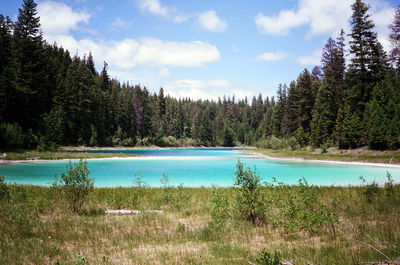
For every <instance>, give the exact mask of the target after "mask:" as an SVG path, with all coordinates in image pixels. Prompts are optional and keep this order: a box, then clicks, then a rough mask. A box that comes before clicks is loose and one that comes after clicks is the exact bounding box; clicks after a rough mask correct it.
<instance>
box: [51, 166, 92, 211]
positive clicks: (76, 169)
mask: <svg viewBox="0 0 400 265" xmlns="http://www.w3.org/2000/svg"><path fill="white" fill-rule="evenodd" d="M66 169H67V170H66V172H63V173H62V174H61V180H60V181H59V184H57V181H56V182H55V183H54V187H55V188H60V189H61V190H62V192H63V194H64V196H65V197H66V199H67V202H68V204H69V207H70V208H71V210H72V211H74V212H75V213H80V211H81V209H82V205H83V203H84V202H85V200H86V198H87V197H88V195H90V193H91V192H92V191H93V189H94V179H92V178H90V177H89V173H90V171H89V168H88V167H87V162H86V161H82V159H81V160H79V163H78V164H74V165H72V163H71V161H69V163H68V164H67V165H66Z"/></svg>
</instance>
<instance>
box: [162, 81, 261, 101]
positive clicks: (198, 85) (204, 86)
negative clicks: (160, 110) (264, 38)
mask: <svg viewBox="0 0 400 265" xmlns="http://www.w3.org/2000/svg"><path fill="white" fill-rule="evenodd" d="M163 87H164V88H165V91H166V93H167V94H169V95H171V96H173V97H176V98H186V97H188V98H192V99H203V100H205V99H209V100H218V98H222V97H223V96H224V95H225V96H232V95H235V98H236V99H243V98H244V97H246V96H247V97H248V98H251V97H253V96H255V95H256V94H257V93H256V92H254V91H255V90H254V88H253V87H246V86H241V85H236V84H233V83H231V82H230V81H228V80H225V79H215V80H209V81H200V80H194V79H182V80H176V81H174V82H172V83H170V84H167V85H164V86H163ZM232 87H235V89H232Z"/></svg>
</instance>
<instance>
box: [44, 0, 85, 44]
mask: <svg viewBox="0 0 400 265" xmlns="http://www.w3.org/2000/svg"><path fill="white" fill-rule="evenodd" d="M37 10H38V14H39V16H40V24H41V25H42V28H43V30H45V31H44V33H45V37H46V36H56V35H66V34H69V32H70V31H71V30H75V29H77V28H78V24H79V23H88V22H89V19H90V14H89V13H87V12H86V11H81V12H77V11H74V10H72V9H71V8H70V7H69V6H67V5H66V4H64V3H58V2H51V1H46V2H40V3H39V5H38V8H37Z"/></svg>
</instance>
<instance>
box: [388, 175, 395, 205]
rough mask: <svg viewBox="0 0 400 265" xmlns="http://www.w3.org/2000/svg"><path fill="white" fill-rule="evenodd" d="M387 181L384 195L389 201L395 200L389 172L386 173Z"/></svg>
mask: <svg viewBox="0 0 400 265" xmlns="http://www.w3.org/2000/svg"><path fill="white" fill-rule="evenodd" d="M386 178H387V181H386V182H385V194H386V196H387V197H388V198H389V199H392V200H394V199H396V198H395V197H396V194H395V192H394V186H393V177H392V175H391V174H390V173H389V172H386Z"/></svg>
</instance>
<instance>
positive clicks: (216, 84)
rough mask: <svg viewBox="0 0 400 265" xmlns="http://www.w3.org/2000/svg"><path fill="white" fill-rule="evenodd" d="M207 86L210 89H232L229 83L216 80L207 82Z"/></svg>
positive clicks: (223, 80)
mask: <svg viewBox="0 0 400 265" xmlns="http://www.w3.org/2000/svg"><path fill="white" fill-rule="evenodd" d="M207 85H208V86H211V87H232V86H233V84H232V83H231V82H229V81H228V80H225V79H216V80H210V81H208V82H207Z"/></svg>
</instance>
